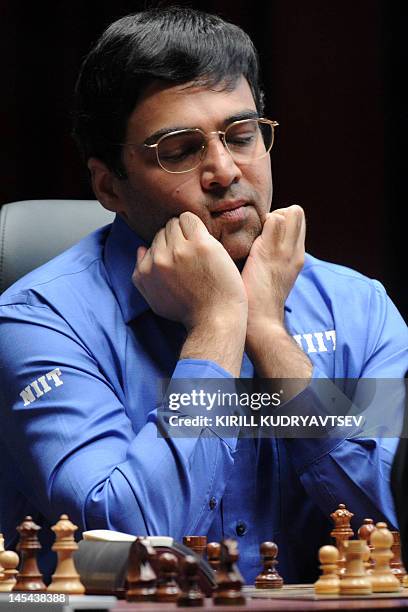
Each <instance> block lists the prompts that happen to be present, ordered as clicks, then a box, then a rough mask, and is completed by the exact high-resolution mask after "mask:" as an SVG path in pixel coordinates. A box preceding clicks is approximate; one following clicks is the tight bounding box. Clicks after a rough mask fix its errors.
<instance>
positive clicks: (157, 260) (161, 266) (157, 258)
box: [153, 253, 169, 270]
mask: <svg viewBox="0 0 408 612" xmlns="http://www.w3.org/2000/svg"><path fill="white" fill-rule="evenodd" d="M153 263H154V266H155V268H157V269H158V270H167V269H168V267H169V265H168V259H167V257H166V256H165V255H164V254H163V253H156V254H155V255H154V257H153Z"/></svg>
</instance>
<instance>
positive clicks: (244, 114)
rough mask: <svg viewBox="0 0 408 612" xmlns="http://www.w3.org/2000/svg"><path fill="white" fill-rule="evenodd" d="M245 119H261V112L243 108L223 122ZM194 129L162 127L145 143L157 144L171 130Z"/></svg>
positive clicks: (181, 126) (188, 127) (175, 126)
mask: <svg viewBox="0 0 408 612" xmlns="http://www.w3.org/2000/svg"><path fill="white" fill-rule="evenodd" d="M243 119H259V113H258V112H257V111H256V110H254V109H247V110H243V111H241V112H240V113H236V114H235V115H230V116H229V117H227V118H226V119H224V122H223V123H224V126H227V125H229V124H230V123H233V122H234V121H242V120H243ZM192 129H194V127H191V126H186V125H172V126H169V127H165V128H161V129H160V130H157V131H156V132H154V133H153V134H151V135H150V136H148V137H147V138H146V140H145V141H144V143H143V144H146V145H152V144H156V142H157V141H158V140H159V138H161V137H162V136H165V135H166V134H170V133H171V132H177V131H178V130H192Z"/></svg>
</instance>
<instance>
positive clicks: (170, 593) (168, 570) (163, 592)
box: [155, 552, 181, 602]
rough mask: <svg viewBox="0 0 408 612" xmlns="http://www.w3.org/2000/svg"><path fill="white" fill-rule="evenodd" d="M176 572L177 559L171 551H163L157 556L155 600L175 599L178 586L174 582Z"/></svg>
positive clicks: (178, 593) (178, 591) (177, 596)
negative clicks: (157, 569)
mask: <svg viewBox="0 0 408 612" xmlns="http://www.w3.org/2000/svg"><path fill="white" fill-rule="evenodd" d="M177 574H178V559H177V557H176V555H173V553H169V552H164V553H162V554H161V555H160V557H159V577H158V582H157V590H156V597H155V599H156V601H160V602H172V601H177V599H178V598H179V596H180V592H181V591H180V587H179V586H178V584H177V582H176V577H177Z"/></svg>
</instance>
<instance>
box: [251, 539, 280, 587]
mask: <svg viewBox="0 0 408 612" xmlns="http://www.w3.org/2000/svg"><path fill="white" fill-rule="evenodd" d="M260 552H261V558H262V562H263V570H262V572H261V573H260V574H259V575H258V576H257V577H256V579H255V588H256V589H280V588H282V586H283V578H282V577H281V576H279V574H278V572H277V570H276V567H275V566H276V565H277V563H278V561H277V559H276V558H277V556H278V547H277V545H276V544H275V543H274V542H263V543H262V544H261V547H260Z"/></svg>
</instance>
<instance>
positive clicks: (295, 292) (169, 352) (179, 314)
mask: <svg viewBox="0 0 408 612" xmlns="http://www.w3.org/2000/svg"><path fill="white" fill-rule="evenodd" d="M275 127H276V124H275V123H274V122H273V121H271V120H267V119H265V118H264V117H263V97H262V93H261V90H260V87H259V77H258V66H257V58H256V53H255V51H254V48H253V46H252V43H251V41H250V40H249V38H248V36H247V35H246V34H245V33H244V32H242V30H240V29H239V28H238V27H236V26H233V25H231V24H228V23H226V22H224V21H222V20H221V19H219V18H218V17H216V16H213V15H207V14H204V13H201V12H198V11H194V10H192V9H183V8H169V9H159V10H148V11H145V12H142V13H138V14H136V15H130V16H128V17H124V18H123V19H120V20H119V21H117V22H116V23H114V24H112V25H111V26H110V27H109V28H108V29H107V30H106V32H105V33H104V34H103V35H102V37H101V39H100V40H99V41H98V43H97V44H96V46H95V47H94V48H93V49H92V51H91V52H90V54H89V55H88V57H87V58H86V60H85V62H84V64H83V67H82V70H81V74H80V77H79V80H78V84H77V113H76V122H75V136H76V139H77V141H78V143H79V145H80V147H81V149H82V152H83V155H84V157H85V159H86V161H87V164H88V168H89V170H90V173H91V177H92V184H93V188H94V191H95V195H96V197H97V198H98V200H99V201H100V202H101V203H102V204H103V206H105V207H106V208H108V209H109V210H112V211H115V212H116V213H117V217H116V220H115V222H114V223H113V225H112V227H107V228H103V229H101V230H100V231H97V232H96V233H94V234H92V235H91V236H89V237H87V238H86V239H85V240H83V241H82V242H80V243H79V244H78V245H76V246H75V247H73V248H72V249H70V250H69V251H67V252H66V253H64V254H63V255H61V256H60V257H58V258H56V259H55V260H53V261H52V262H50V263H49V264H47V265H45V266H43V267H42V268H39V269H38V270H36V271H34V272H33V273H31V274H29V275H28V276H26V277H25V278H24V279H21V280H20V281H19V282H18V283H16V284H15V285H14V287H12V288H11V289H10V290H9V291H7V292H6V293H5V294H4V295H3V296H2V298H1V323H2V329H1V338H0V355H1V363H0V366H1V367H0V378H1V385H0V387H1V393H2V396H1V406H2V411H3V416H2V433H1V439H2V453H1V456H2V460H3V462H2V469H1V477H2V487H1V490H2V501H1V516H2V519H1V520H2V529H3V531H4V532H5V534H6V544H7V545H8V546H9V545H11V544H12V543H13V537H14V533H15V532H14V530H15V526H16V523H18V521H19V520H21V518H22V517H23V516H24V514H27V513H30V514H32V515H33V516H34V517H35V518H36V520H37V521H39V522H40V523H41V524H42V525H43V526H44V527H47V526H48V525H49V524H51V523H52V522H53V521H55V520H56V519H57V517H58V515H59V514H61V513H62V512H66V513H68V514H69V516H70V517H71V519H72V520H74V521H75V522H76V523H77V524H78V525H79V526H80V529H81V530H84V529H92V528H109V529H115V530H119V531H126V532H131V533H135V534H146V533H147V534H165V535H167V534H168V535H172V536H174V537H175V538H177V539H179V540H180V539H181V538H182V536H183V535H184V534H189V535H192V534H206V535H208V537H209V539H210V540H220V539H222V538H223V537H228V536H232V537H238V538H239V545H240V551H241V562H240V567H241V569H242V571H243V573H244V576H245V578H246V580H247V581H248V582H252V581H253V579H254V577H255V575H256V574H257V573H258V572H259V544H260V543H261V542H262V541H263V540H274V541H276V542H277V544H278V545H279V547H280V566H279V567H280V571H281V573H282V575H283V576H284V578H285V579H286V581H296V582H299V581H310V580H312V579H313V578H314V577H315V574H316V567H317V563H316V551H317V549H318V547H319V546H320V545H322V544H324V543H327V541H328V533H329V530H330V520H329V514H330V512H332V511H333V510H334V509H335V508H336V507H337V505H338V503H345V504H346V505H348V506H349V508H350V509H351V510H352V511H353V512H354V513H355V515H356V521H361V520H362V519H363V518H364V517H365V516H371V517H372V518H374V519H375V520H379V519H383V518H384V519H385V520H387V521H388V522H389V523H390V525H392V526H395V518H394V511H393V506H392V501H391V497H390V491H389V484H388V475H389V468H390V464H391V461H392V456H393V451H394V448H395V440H393V439H387V438H377V439H376V438H374V437H370V438H367V437H361V436H360V437H355V436H354V437H353V436H352V435H349V431H346V429H344V431H343V430H339V432H338V435H337V438H333V437H325V438H322V439H296V438H293V439H288V440H285V439H274V438H259V439H256V440H253V439H241V438H239V439H238V436H237V435H234V436H232V437H231V436H223V435H222V434H221V435H220V434H219V432H215V431H214V430H213V429H212V428H211V427H203V428H202V434H203V435H199V436H196V437H185V438H165V437H158V423H159V422H160V418H161V417H158V413H157V406H158V404H159V401H158V395H157V382H158V381H159V380H160V379H164V378H170V379H172V381H175V380H177V379H179V378H182V379H207V378H211V379H217V378H218V379H219V380H220V384H221V383H222V381H224V380H227V379H231V377H239V376H241V377H247V378H251V377H253V376H257V377H259V378H269V379H273V378H280V379H286V378H289V379H300V380H301V381H302V382H301V383H300V388H299V389H298V390H299V391H300V395H299V396H298V397H299V398H300V400H304V403H305V405H306V406H307V407H308V409H309V407H310V411H311V412H313V410H314V409H315V408H316V406H315V404H317V400H316V398H315V397H314V394H313V390H312V384H311V383H312V382H313V381H315V380H317V379H326V380H328V381H329V380H331V379H334V378H335V377H336V378H359V377H365V376H367V377H373V378H375V377H384V378H386V377H389V378H400V377H401V376H402V374H403V372H404V371H405V369H406V361H407V356H406V347H407V331H406V327H405V325H404V323H403V321H402V319H401V318H400V316H399V314H398V313H397V311H396V309H395V307H394V306H393V304H392V303H391V302H390V300H389V299H388V297H387V296H386V294H385V291H384V289H383V288H382V287H381V285H380V284H379V283H377V282H376V281H371V280H369V279H367V278H365V277H363V276H361V275H360V274H358V273H356V272H354V271H351V270H348V269H345V268H342V267H339V266H335V265H331V264H327V263H324V262H321V261H318V260H316V259H315V258H313V257H311V256H307V257H306V259H305V258H304V236H305V220H304V213H303V211H302V209H301V208H300V207H299V206H290V207H288V208H282V209H278V210H274V211H273V212H269V211H270V207H271V198H272V179H271V167H270V159H269V155H268V153H269V150H270V148H271V146H272V143H273V136H274V129H275ZM387 408H388V407H387ZM388 409H389V410H390V412H391V411H392V410H394V411H395V415H396V418H397V419H398V418H399V416H400V413H399V406H398V405H396V406H394V405H391V407H389V408H388ZM204 430H205V431H204ZM346 436H347V437H346ZM357 524H358V523H357ZM43 531H44V532H48V529H44V530H43Z"/></svg>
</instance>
